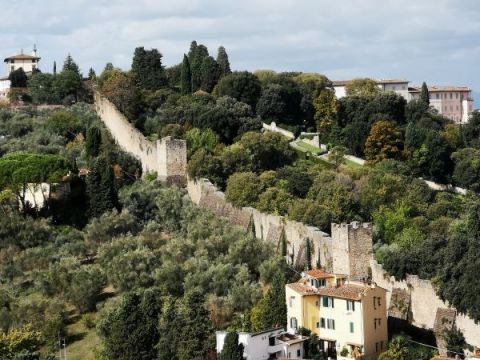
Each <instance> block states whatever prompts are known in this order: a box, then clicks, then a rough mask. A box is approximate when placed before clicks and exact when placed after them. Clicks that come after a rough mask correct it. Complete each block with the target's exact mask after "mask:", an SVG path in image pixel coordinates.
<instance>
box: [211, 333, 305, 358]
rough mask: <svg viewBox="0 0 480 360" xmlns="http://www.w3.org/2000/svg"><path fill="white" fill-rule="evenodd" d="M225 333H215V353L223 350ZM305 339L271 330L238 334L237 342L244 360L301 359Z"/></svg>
mask: <svg viewBox="0 0 480 360" xmlns="http://www.w3.org/2000/svg"><path fill="white" fill-rule="evenodd" d="M226 336H227V332H226V331H217V332H216V338H217V353H220V352H221V351H222V349H223V345H224V342H225V337H226ZM305 339H306V338H305V337H303V336H299V335H292V334H289V333H286V332H285V330H284V329H271V330H265V331H260V332H257V333H246V332H239V333H238V342H239V343H241V344H243V348H244V350H243V356H244V357H245V359H246V360H268V359H271V358H272V357H277V358H278V357H285V358H288V359H303V354H304V352H303V342H304V341H305Z"/></svg>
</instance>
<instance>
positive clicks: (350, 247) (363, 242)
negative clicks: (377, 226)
mask: <svg viewBox="0 0 480 360" xmlns="http://www.w3.org/2000/svg"><path fill="white" fill-rule="evenodd" d="M332 258H333V264H332V265H333V272H334V273H335V274H345V275H348V276H349V277H350V278H352V279H359V278H363V277H367V276H368V275H369V268H370V260H371V259H373V240H372V224H370V223H363V224H360V223H358V222H356V221H354V222H352V223H351V224H332Z"/></svg>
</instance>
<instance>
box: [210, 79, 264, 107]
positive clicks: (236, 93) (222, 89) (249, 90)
mask: <svg viewBox="0 0 480 360" xmlns="http://www.w3.org/2000/svg"><path fill="white" fill-rule="evenodd" d="M260 92H261V86H260V81H259V80H258V78H257V77H256V76H255V75H253V74H252V73H249V72H247V71H242V72H239V71H234V72H233V73H231V74H229V75H226V76H224V77H223V78H221V79H220V81H219V82H218V84H217V86H216V88H215V94H216V95H218V96H230V97H233V98H235V99H237V100H238V101H241V102H243V103H246V104H248V105H250V106H252V107H253V108H254V107H255V106H256V104H257V101H258V97H259V95H260Z"/></svg>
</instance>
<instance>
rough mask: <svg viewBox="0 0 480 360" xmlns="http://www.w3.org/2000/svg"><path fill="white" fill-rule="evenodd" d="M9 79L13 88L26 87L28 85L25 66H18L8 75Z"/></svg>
mask: <svg viewBox="0 0 480 360" xmlns="http://www.w3.org/2000/svg"><path fill="white" fill-rule="evenodd" d="M8 80H10V86H11V87H12V88H24V87H27V75H26V74H25V71H23V68H18V69H17V70H14V71H12V72H11V73H10V75H8Z"/></svg>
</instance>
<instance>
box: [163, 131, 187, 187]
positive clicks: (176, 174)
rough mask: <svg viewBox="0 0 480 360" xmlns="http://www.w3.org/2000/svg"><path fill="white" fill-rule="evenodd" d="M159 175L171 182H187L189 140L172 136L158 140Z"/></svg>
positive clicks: (179, 183)
mask: <svg viewBox="0 0 480 360" xmlns="http://www.w3.org/2000/svg"><path fill="white" fill-rule="evenodd" d="M157 158H158V177H159V179H160V180H162V181H166V182H167V183H169V184H177V185H180V186H184V185H185V184H186V182H187V142H186V141H185V140H178V139H173V138H171V137H170V136H167V137H164V138H162V139H161V140H157Z"/></svg>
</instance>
